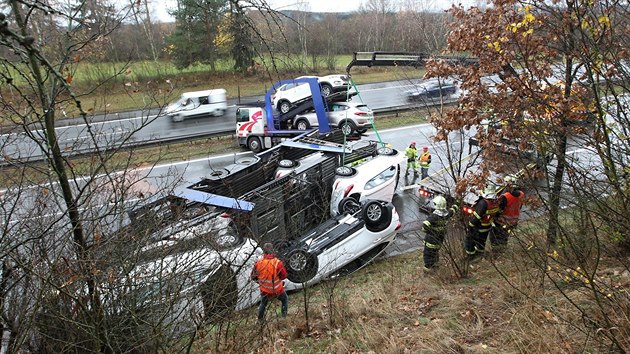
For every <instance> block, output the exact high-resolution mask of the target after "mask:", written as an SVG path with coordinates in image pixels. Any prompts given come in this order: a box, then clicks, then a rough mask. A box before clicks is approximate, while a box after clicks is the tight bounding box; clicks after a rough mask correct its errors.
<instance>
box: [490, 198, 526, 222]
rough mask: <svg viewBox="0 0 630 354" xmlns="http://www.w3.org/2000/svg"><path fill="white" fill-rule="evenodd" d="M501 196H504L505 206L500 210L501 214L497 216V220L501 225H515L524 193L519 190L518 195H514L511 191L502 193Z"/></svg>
mask: <svg viewBox="0 0 630 354" xmlns="http://www.w3.org/2000/svg"><path fill="white" fill-rule="evenodd" d="M502 197H504V198H505V200H506V204H505V208H504V209H503V211H502V212H501V215H499V216H498V217H497V222H498V223H500V224H503V225H509V226H516V225H517V224H518V219H519V216H520V214H521V204H522V203H523V198H524V197H525V193H523V192H520V193H519V196H518V197H517V196H515V195H513V194H512V193H510V192H508V193H504V194H503V195H502Z"/></svg>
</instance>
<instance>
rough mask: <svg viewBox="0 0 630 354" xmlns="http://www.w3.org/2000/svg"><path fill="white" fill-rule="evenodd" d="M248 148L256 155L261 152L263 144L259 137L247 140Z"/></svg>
mask: <svg viewBox="0 0 630 354" xmlns="http://www.w3.org/2000/svg"><path fill="white" fill-rule="evenodd" d="M247 148H248V149H249V150H250V151H252V152H254V153H259V152H261V151H262V144H261V143H260V139H258V137H256V136H252V137H250V138H249V139H247Z"/></svg>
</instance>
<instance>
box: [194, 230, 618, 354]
mask: <svg viewBox="0 0 630 354" xmlns="http://www.w3.org/2000/svg"><path fill="white" fill-rule="evenodd" d="M530 252H532V251H531V250H527V249H526V248H520V247H519V246H518V245H517V243H516V242H514V243H512V244H511V245H510V247H509V248H508V249H507V250H506V251H505V252H504V253H501V254H500V255H495V256H493V257H491V258H487V259H484V260H481V261H480V262H478V263H475V264H473V266H472V267H471V269H470V270H469V277H467V278H458V277H456V276H455V273H454V272H453V270H452V268H450V267H448V266H445V265H442V267H441V268H440V269H439V270H438V271H437V272H436V273H433V274H430V275H425V274H424V273H423V272H422V271H421V266H422V263H421V262H422V260H421V257H422V256H421V253H419V252H413V253H409V254H405V255H402V256H397V257H393V258H389V259H385V260H381V261H379V262H376V263H374V264H372V265H370V266H368V267H366V268H365V269H363V270H361V271H359V272H357V273H355V274H353V275H351V276H348V277H345V278H342V279H340V280H339V283H338V284H333V285H331V284H330V283H323V284H321V285H319V286H317V287H315V288H314V289H311V290H310V291H311V292H310V304H309V318H310V324H311V327H310V331H307V329H306V324H305V323H306V322H305V312H304V309H303V304H302V303H301V302H302V293H301V292H297V293H293V294H290V310H289V317H288V319H287V320H285V321H282V320H280V319H273V320H271V322H270V323H269V324H268V325H267V326H266V327H265V329H264V330H263V332H262V333H261V332H258V331H257V327H256V325H255V324H253V323H250V324H246V325H243V327H241V328H240V329H239V330H237V331H236V333H237V335H236V337H237V338H240V340H241V342H240V343H241V344H242V343H243V342H242V338H252V340H251V341H249V342H247V346H246V347H243V346H238V345H236V342H235V341H229V343H230V344H229V345H226V346H224V347H222V349H223V350H222V351H224V352H242V351H247V352H254V353H313V352H317V353H392V354H394V353H577V352H587V353H597V352H604V351H606V352H608V351H610V350H611V349H610V347H608V346H606V345H604V344H603V343H606V340H604V338H603V337H602V335H601V331H603V329H599V330H597V329H596V328H590V327H589V326H588V325H586V324H585V321H584V317H583V316H582V313H581V312H580V311H578V310H577V309H576V307H575V306H573V305H572V304H571V302H573V303H577V304H579V305H580V306H581V308H582V310H585V311H586V312H589V311H594V312H597V306H595V304H594V302H593V301H594V299H593V296H592V294H591V293H589V291H588V289H587V288H585V287H584V286H580V284H574V286H573V287H572V288H565V289H563V291H564V293H561V292H560V291H559V289H558V288H556V287H555V286H552V284H551V282H550V281H549V279H548V278H546V281H545V282H541V280H542V278H541V276H540V274H541V272H540V271H539V269H538V268H536V266H535V264H534V263H533V262H532V257H531V255H530V254H528V253H530ZM626 261H627V260H626ZM614 264H615V262H612V263H611V265H614ZM607 271H609V272H613V270H611V269H609V268H606V269H604V270H603V273H606V272H607ZM617 271H618V270H617ZM626 273H628V272H627V271H626ZM625 276H626V278H625V286H626V289H627V287H628V286H629V285H630V274H626V275H625ZM508 281H509V282H508ZM330 288H334V292H333V294H334V297H335V308H334V310H333V311H331V310H330V309H329V308H328V306H327V302H326V294H328V293H329V290H330ZM569 299H570V300H569ZM620 299H623V300H622V301H619V302H618V303H617V305H618V306H616V307H615V308H612V307H611V308H609V313H607V316H610V318H611V319H612V318H615V317H617V318H616V320H617V323H621V324H623V323H624V322H623V317H622V316H624V315H623V312H624V311H623V310H626V311H627V309H628V302H629V298H628V294H627V293H625V295H624V296H623V297H620ZM624 306H625V307H624ZM619 310H621V312H622V314H618V313H616V311H619ZM627 315H628V313H627V312H626V313H625V316H627ZM240 316H244V317H242V318H250V319H254V318H255V309H252V310H248V311H245V312H244V314H243V313H241V314H240ZM331 316H332V320H333V321H331ZM331 323H333V324H332V325H331ZM614 330H616V331H619V332H620V333H621V334H622V335H621V336H618V337H619V338H624V336H623V333H624V331H625V333H630V332H629V331H630V324H629V323H627V322H626V323H625V327H622V328H615V329H614ZM208 339H209V338H204V339H202V340H201V341H200V342H199V344H201V343H206V345H208V344H207V343H208ZM623 343H625V349H626V350H627V349H629V348H630V343H628V340H626V341H625V342H623ZM197 349H199V348H197ZM612 351H613V352H615V351H614V350H612ZM195 352H205V351H204V350H195Z"/></svg>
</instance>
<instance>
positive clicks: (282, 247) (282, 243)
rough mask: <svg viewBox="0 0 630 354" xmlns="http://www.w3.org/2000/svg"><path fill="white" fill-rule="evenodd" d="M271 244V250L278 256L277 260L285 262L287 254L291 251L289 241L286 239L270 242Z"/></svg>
mask: <svg viewBox="0 0 630 354" xmlns="http://www.w3.org/2000/svg"><path fill="white" fill-rule="evenodd" d="M271 243H272V244H273V249H274V251H275V252H276V254H277V255H278V258H280V259H282V261H283V262H284V261H286V259H287V257H286V256H287V253H288V251H289V250H290V249H291V241H289V240H286V239H278V240H274V241H273V242H271Z"/></svg>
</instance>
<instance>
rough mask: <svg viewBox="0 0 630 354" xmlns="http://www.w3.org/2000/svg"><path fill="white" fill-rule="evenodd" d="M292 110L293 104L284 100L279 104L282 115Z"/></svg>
mask: <svg viewBox="0 0 630 354" xmlns="http://www.w3.org/2000/svg"><path fill="white" fill-rule="evenodd" d="M290 110H291V102H289V101H286V100H284V101H280V102H279V103H278V111H280V113H282V114H285V113H287V112H288V111H290Z"/></svg>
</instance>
